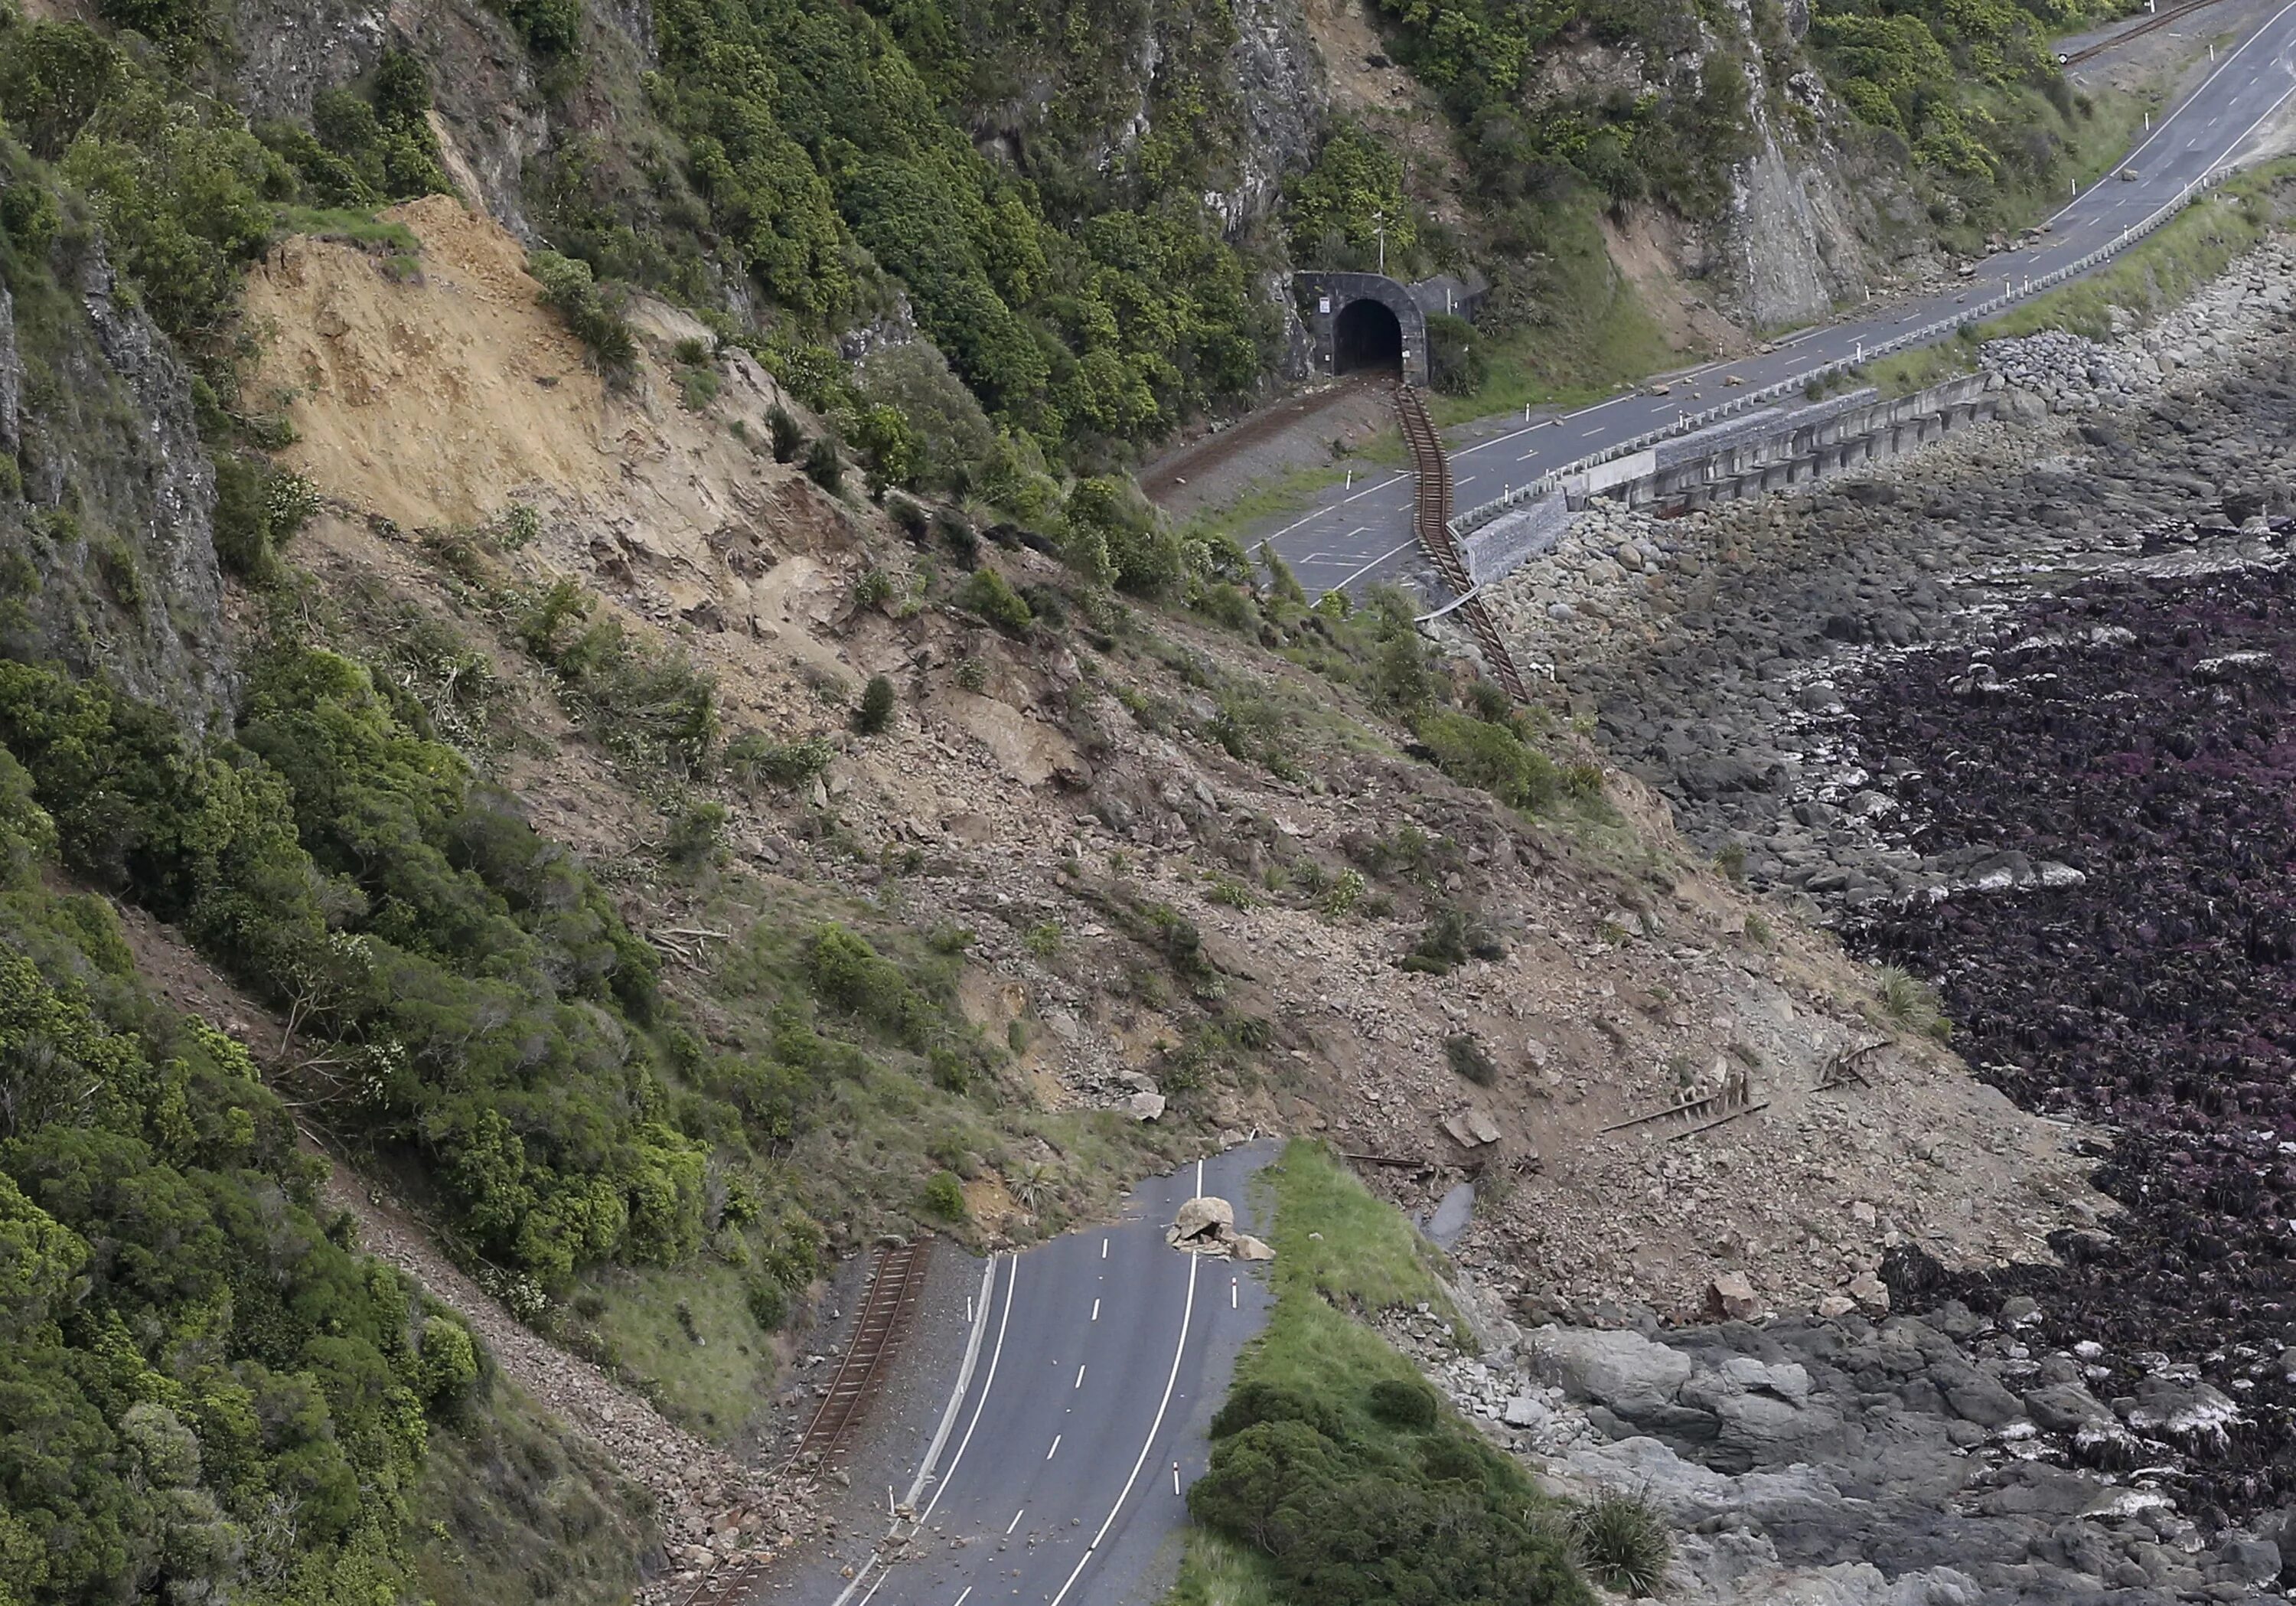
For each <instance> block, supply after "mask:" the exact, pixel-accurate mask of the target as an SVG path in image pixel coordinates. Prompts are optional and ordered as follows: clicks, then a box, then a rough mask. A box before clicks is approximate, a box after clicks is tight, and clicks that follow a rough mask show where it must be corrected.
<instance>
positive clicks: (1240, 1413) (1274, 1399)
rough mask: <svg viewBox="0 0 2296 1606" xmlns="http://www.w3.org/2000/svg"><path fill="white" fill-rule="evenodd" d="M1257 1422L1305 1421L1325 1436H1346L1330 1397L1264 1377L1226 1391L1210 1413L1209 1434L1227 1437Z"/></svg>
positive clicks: (1246, 1381)
mask: <svg viewBox="0 0 2296 1606" xmlns="http://www.w3.org/2000/svg"><path fill="white" fill-rule="evenodd" d="M1260 1422H1305V1423H1306V1424H1307V1425H1308V1427H1310V1428H1313V1429H1315V1430H1316V1432H1318V1433H1320V1434H1322V1435H1324V1437H1326V1438H1333V1439H1339V1438H1345V1437H1347V1423H1346V1421H1345V1419H1344V1418H1342V1417H1341V1414H1340V1412H1339V1409H1338V1408H1337V1407H1336V1406H1334V1405H1333V1404H1332V1403H1331V1402H1330V1401H1328V1400H1325V1399H1324V1398H1322V1397H1320V1396H1316V1395H1313V1394H1310V1393H1308V1392H1307V1391H1306V1390H1304V1389H1299V1388H1285V1387H1284V1386H1283V1384H1281V1383H1272V1382H1269V1381H1268V1380H1266V1379H1264V1378H1252V1379H1248V1380H1244V1381H1242V1382H1240V1383H1238V1384H1237V1385H1236V1386H1235V1387H1234V1388H1232V1389H1230V1390H1229V1391H1228V1396H1227V1399H1226V1403H1225V1404H1222V1405H1221V1406H1220V1408H1219V1410H1218V1412H1217V1413H1215V1414H1214V1416H1213V1417H1212V1424H1211V1437H1213V1438H1216V1439H1218V1438H1226V1437H1229V1436H1230V1435H1231V1434H1236V1433H1241V1432H1242V1431H1243V1430H1244V1429H1246V1428H1250V1427H1253V1426H1256V1425H1257V1424H1259V1423H1260Z"/></svg>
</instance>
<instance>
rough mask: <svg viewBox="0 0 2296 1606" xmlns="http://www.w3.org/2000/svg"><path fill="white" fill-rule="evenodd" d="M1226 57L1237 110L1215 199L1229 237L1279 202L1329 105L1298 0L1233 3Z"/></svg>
mask: <svg viewBox="0 0 2296 1606" xmlns="http://www.w3.org/2000/svg"><path fill="white" fill-rule="evenodd" d="M1234 18H1235V44H1234V47H1233V48H1231V49H1230V50H1229V52H1228V70H1230V71H1231V72H1232V73H1234V78H1235V84H1236V96H1237V102H1238V104H1239V106H1240V108H1241V111H1242V117H1241V118H1240V119H1239V125H1238V129H1237V132H1238V133H1239V135H1240V136H1242V137H1241V141H1240V143H1239V144H1238V146H1237V149H1236V152H1235V161H1236V168H1237V172H1236V177H1235V179H1234V183H1233V185H1231V186H1230V187H1229V188H1228V189H1226V190H1224V191H1222V192H1220V193H1219V194H1218V198H1217V199H1216V200H1215V199H1214V198H1213V197H1211V196H1207V197H1206V198H1205V199H1206V200H1207V202H1210V204H1211V206H1212V208H1213V210H1216V211H1217V212H1218V214H1219V216H1220V218H1221V220H1222V221H1223V222H1224V223H1226V226H1227V227H1228V229H1229V232H1230V233H1231V234H1234V233H1237V232H1239V231H1241V230H1242V229H1243V228H1244V227H1246V226H1250V225H1251V224H1255V223H1257V222H1259V220H1260V219H1262V218H1266V217H1267V215H1268V214H1269V213H1270V212H1272V211H1274V210H1275V204H1276V202H1278V201H1279V200H1281V199H1282V197H1283V180H1284V178H1285V177H1286V176H1288V175H1290V174H1292V173H1296V172H1298V171H1300V169H1302V168H1304V167H1306V166H1307V165H1308V160H1309V158H1311V157H1313V156H1314V155H1315V153H1316V140H1317V138H1318V137H1319V136H1320V135H1321V132H1322V128H1323V123H1324V115H1325V113H1326V111H1327V110H1328V108H1329V106H1330V103H1331V89H1330V85H1329V81H1328V74H1327V72H1326V70H1325V68H1324V60H1323V57H1322V54H1320V53H1319V52H1318V51H1317V50H1316V41H1315V38H1314V37H1313V36H1312V35H1311V34H1310V32H1309V31H1308V19H1307V15H1306V12H1304V10H1303V9H1302V7H1301V5H1300V0H1235V4H1234Z"/></svg>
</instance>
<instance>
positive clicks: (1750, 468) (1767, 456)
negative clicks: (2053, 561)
mask: <svg viewBox="0 0 2296 1606" xmlns="http://www.w3.org/2000/svg"><path fill="white" fill-rule="evenodd" d="M2001 399H2002V384H2001V380H2000V378H1999V376H1998V375H1993V374H1972V375H1967V376H1965V377H1964V378H1961V379H1953V380H1948V381H1947V382H1946V383H1943V384H1939V385H1932V386H1931V387H1930V388H1929V389H1928V390H1926V391H1915V392H1914V393H1913V394H1912V395H1910V396H1900V397H1898V398H1897V399H1895V400H1883V399H1882V397H1881V395H1880V393H1879V392H1877V391H1873V390H1871V389H1867V390H1863V391H1852V392H1850V393H1849V394H1848V395H1846V396H1837V397H1833V398H1830V399H1826V400H1824V401H1816V402H1808V403H1805V404H1802V405H1800V406H1797V407H1777V408H1765V409H1763V410H1762V411H1760V412H1758V413H1749V414H1747V415H1745V416H1742V417H1737V418H1729V419H1725V420H1724V421H1722V422H1721V423H1719V424H1713V425H1710V427H1708V428H1706V429H1702V430H1699V431H1696V432H1693V433H1691V434H1687V435H1682V436H1678V437H1677V438H1675V439H1674V440H1671V441H1661V442H1659V443H1658V444H1657V445H1656V446H1655V447H1652V448H1651V449H1647V450H1644V451H1639V452H1636V453H1634V454H1632V455H1631V456H1628V457H1620V458H1617V459H1614V460H1613V461H1611V462H1609V463H1605V464H1603V465H1599V466H1598V467H1595V468H1594V469H1590V470H1588V471H1587V473H1585V474H1574V475H1572V476H1571V477H1570V479H1568V480H1566V481H1564V482H1563V490H1564V492H1565V494H1566V495H1568V496H1569V498H1570V502H1571V505H1572V506H1574V507H1584V506H1585V505H1586V504H1587V499H1588V498H1591V497H1597V496H1607V497H1611V498H1614V499H1617V500H1620V501H1623V502H1625V503H1626V504H1627V505H1628V507H1650V508H1654V509H1656V510H1658V511H1660V512H1665V513H1677V512H1681V511H1684V510H1685V509H1687V508H1692V507H1705V506H1707V505H1708V504H1710V503H1713V502H1728V501H1734V500H1735V499H1736V498H1740V497H1748V496H1757V495H1759V494H1760V493H1761V492H1763V491H1767V490H1784V488H1785V487H1787V486H1790V485H1799V484H1802V483H1805V482H1808V481H1810V480H1816V479H1822V478H1824V477H1825V476H1826V475H1828V474H1840V473H1841V472H1842V471H1843V470H1845V469H1850V468H1855V467H1857V465H1860V464H1862V463H1872V462H1878V461H1880V460H1882V459H1883V458H1886V457H1896V456H1897V455H1898V453H1900V452H1907V451H1912V450H1913V449H1915V448H1916V447H1921V446H1926V445H1927V444H1929V443H1930V442H1931V441H1935V440H1936V439H1937V438H1938V437H1939V436H1940V435H1942V434H1944V433H1945V432H1946V431H1948V430H1949V429H1956V428H1960V427H1962V426H1964V425H1966V424H1972V423H1974V422H1976V421H1977V420H1979V419H1981V418H1991V417H1993V416H1995V415H1996V414H1997V413H1998V412H1999V411H2000V408H2001ZM1533 506H1536V504H1534V505H1533ZM1508 516H1509V517H1512V516H1513V515H1508ZM1494 522H1495V523H1496V522H1497V521H1494ZM1478 533H1480V532H1478ZM1518 561H1520V560H1518ZM1497 572H1505V571H1504V570H1499V571H1497Z"/></svg>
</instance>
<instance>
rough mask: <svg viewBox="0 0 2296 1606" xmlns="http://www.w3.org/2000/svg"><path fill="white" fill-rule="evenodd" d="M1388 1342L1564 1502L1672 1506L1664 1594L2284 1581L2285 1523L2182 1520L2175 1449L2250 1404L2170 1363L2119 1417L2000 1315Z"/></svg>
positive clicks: (2067, 1364) (1967, 1605)
mask: <svg viewBox="0 0 2296 1606" xmlns="http://www.w3.org/2000/svg"><path fill="white" fill-rule="evenodd" d="M1457 1291H1458V1292H1459V1293H1461V1294H1463V1295H1464V1296H1465V1297H1467V1298H1468V1299H1469V1301H1470V1302H1471V1303H1472V1298H1473V1294H1472V1289H1464V1288H1463V1289H1460V1290H1457ZM2021 1332H2022V1330H2021V1329H2019V1328H2017V1327H2016V1326H2015V1325H2013V1323H2011V1322H2009V1321H2008V1318H2007V1317H2006V1316H2004V1317H2003V1318H2001V1319H2000V1320H1999V1321H1997V1322H1989V1321H1987V1320H1985V1319H1984V1318H1982V1317H1980V1316H1977V1315H1975V1314H1972V1313H1971V1312H1969V1311H1968V1310H1966V1309H1964V1308H1963V1307H1961V1306H1959V1305H1947V1306H1945V1307H1942V1308H1941V1309H1939V1311H1937V1312H1935V1313H1932V1314H1931V1316H1930V1317H1929V1318H1928V1319H1926V1320H1915V1319H1912V1318H1907V1317H1893V1318H1890V1319H1889V1320H1887V1321H1884V1322H1879V1323H1875V1322H1867V1321H1866V1320H1864V1319H1863V1318H1860V1317H1857V1316H1855V1315H1852V1316H1848V1317H1845V1318H1843V1319H1842V1320H1840V1321H1838V1322H1812V1321H1807V1320H1801V1321H1792V1322H1776V1323H1772V1324H1769V1325H1767V1326H1754V1325H1750V1324H1746V1323H1731V1324H1728V1325H1726V1326H1721V1327H1714V1328H1696V1329H1683V1330H1669V1331H1666V1332H1663V1333H1661V1332H1658V1331H1656V1330H1653V1329H1650V1328H1647V1327H1646V1328H1645V1329H1644V1330H1598V1329H1588V1328H1571V1327H1561V1326H1547V1327H1541V1328H1537V1329H1534V1330H1531V1331H1529V1332H1528V1333H1521V1332H1513V1333H1507V1332H1501V1333H1498V1334H1496V1335H1494V1337H1496V1338H1498V1339H1499V1340H1500V1341H1499V1342H1498V1343H1497V1344H1496V1345H1487V1346H1486V1347H1485V1348H1484V1349H1483V1351H1482V1353H1480V1355H1476V1356H1473V1357H1472V1358H1470V1357H1464V1356H1461V1355H1457V1354H1456V1353H1454V1352H1452V1351H1451V1350H1450V1349H1449V1348H1448V1346H1447V1335H1448V1329H1447V1327H1445V1326H1444V1325H1443V1324H1442V1323H1441V1322H1439V1321H1436V1320H1433V1319H1431V1318H1429V1317H1425V1316H1421V1317H1405V1318H1399V1319H1395V1320H1393V1321H1391V1322H1390V1336H1391V1337H1393V1338H1394V1339H1395V1340H1396V1342H1397V1343H1398V1346H1400V1347H1403V1348H1404V1349H1405V1350H1406V1352H1407V1353H1410V1354H1413V1355H1415V1356H1416V1357H1417V1358H1418V1359H1419V1360H1420V1363H1421V1364H1422V1365H1423V1367H1424V1368H1425V1369H1426V1370H1427V1372H1428V1375H1429V1376H1430V1377H1431V1379H1432V1380H1434V1381H1435V1382H1436V1383H1437V1384H1438V1385H1439V1387H1441V1388H1443V1389H1444V1390H1445V1391H1446V1392H1447V1394H1448V1395H1449V1396H1450V1397H1451V1398H1452V1400H1453V1402H1454V1403H1455V1404H1456V1405H1457V1406H1458V1407H1459V1409H1460V1410H1461V1411H1463V1412H1465V1413H1466V1414H1467V1415H1468V1416H1469V1417H1470V1418H1471V1419H1472V1420H1475V1421H1480V1423H1482V1424H1483V1425H1484V1427H1485V1430H1486V1431H1487V1432H1488V1433H1489V1434H1490V1435H1491V1436H1492V1437H1493V1438H1494V1439H1496V1440H1497V1442H1499V1443H1501V1444H1502V1445H1506V1446H1507V1447H1509V1448H1511V1449H1513V1451H1514V1452H1515V1453H1516V1454H1520V1455H1521V1456H1523V1457H1524V1458H1525V1459H1526V1460H1527V1461H1529V1463H1530V1464H1531V1466H1532V1467H1533V1468H1534V1470H1537V1471H1538V1472H1539V1473H1540V1474H1541V1475H1542V1476H1543V1477H1545V1478H1547V1479H1549V1480H1551V1481H1552V1482H1553V1483H1554V1484H1555V1485H1557V1486H1559V1487H1561V1488H1562V1490H1563V1491H1565V1492H1569V1493H1574V1494H1579V1495H1585V1494H1588V1493H1591V1492H1593V1491H1595V1490H1596V1489H1603V1488H1610V1489H1620V1490H1626V1491H1631V1492H1636V1493H1639V1494H1640V1495H1643V1496H1644V1498H1645V1499H1647V1500H1649V1501H1650V1502H1651V1503H1652V1504H1653V1505H1655V1506H1656V1507H1657V1508H1658V1509H1659V1511H1661V1513H1662V1514H1663V1515H1664V1516H1665V1517H1666V1518H1667V1520H1668V1521H1669V1523H1670V1524H1671V1525H1672V1526H1673V1527H1674V1528H1675V1529H1676V1544H1677V1564H1676V1568H1675V1571H1674V1574H1673V1576H1672V1577H1670V1578H1669V1583H1668V1588H1667V1590H1666V1594H1667V1596H1668V1598H1669V1599H1670V1600H1675V1601H1677V1602H1700V1603H1703V1606H1724V1603H1728V1606H1740V1603H1746V1606H1751V1602H1765V1603H1766V1606H1767V1603H1768V1602H1805V1603H1808V1606H1947V1603H1956V1606H1978V1603H1979V1602H1985V1603H1987V1606H1991V1603H1993V1602H2019V1603H2025V1606H2042V1603H2044V1602H2046V1603H2048V1606H2075V1603H2076V1602H2079V1603H2081V1606H2087V1602H2095V1601H2100V1600H2111V1601H2113V1602H2119V1603H2121V1606H2168V1603H2169V1602H2172V1601H2177V1600H2180V1599H2181V1600H2214V1601H2246V1600H2253V1599H2257V1598H2259V1596H2258V1594H2257V1593H2256V1592H2257V1588H2258V1586H2259V1585H2263V1584H2265V1583H2267V1582H2268V1581H2269V1580H2271V1579H2273V1578H2275V1577H2277V1571H2278V1568H2279V1565H2280V1557H2281V1552H2280V1549H2279V1545H2280V1541H2281V1535H2280V1534H2279V1533H2278V1532H2276V1531H2270V1528H2271V1525H2268V1524H2267V1525H2265V1528H2264V1529H2262V1530H2259V1531H2257V1532H2240V1531H2230V1532H2219V1533H2208V1532H2204V1531H2203V1530H2202V1529H2201V1528H2199V1527H2198V1526H2197V1525H2196V1524H2195V1523H2194V1522H2193V1521H2192V1520H2190V1519H2188V1518H2186V1517H2185V1515H2183V1514H2182V1513H2181V1512H2179V1511H2178V1510H2177V1502H2176V1497H2175V1490H2176V1488H2177V1477H2176V1471H2175V1469H2176V1467H2177V1463H2178V1462H2179V1460H2180V1458H2181V1457H2183V1456H2185V1455H2186V1454H2206V1453H2207V1451H2208V1445H2210V1442H2212V1441H2211V1440H2210V1435H2211V1434H2213V1433H2218V1432H2222V1431H2226V1430H2228V1429H2230V1428H2231V1427H2232V1426H2233V1425H2234V1421H2235V1418H2234V1415H2233V1413H2234V1412H2235V1406H2234V1404H2233V1403H2232V1402H2231V1401H2229V1400H2226V1398H2225V1396H2221V1395H2216V1394H2214V1391H2212V1390H2209V1391H2205V1392H2204V1389H2205V1386H2204V1385H2196V1384H2195V1383H2194V1382H2193V1381H2192V1380H2189V1379H2182V1378H2180V1377H2178V1376H2177V1375H2175V1374H2174V1372H2173V1371H2171V1372H2169V1373H2166V1374H2162V1375H2159V1376H2155V1377H2150V1378H2147V1379H2145V1380H2143V1381H2142V1382H2141V1383H2140V1384H2139V1386H2138V1387H2137V1388H2136V1390H2135V1392H2134V1393H2133V1394H2132V1395H2130V1396H2128V1397H2126V1398H2122V1399H2117V1400H2115V1401H2114V1402H2113V1403H2112V1404H2111V1405H2108V1404H2105V1403H2104V1402H2103V1401H2101V1400H2099V1399H2098V1398H2096V1396H2095V1395H2094V1394H2092V1393H2091V1392H2090V1391H2089V1389H2088V1388H2087V1385H2086V1382H2085V1381H2084V1371H2083V1367H2084V1364H2085V1363H2084V1362H2083V1361H2082V1360H2081V1359H2080V1358H2079V1356H2076V1355H2071V1354H2070V1353H2057V1354H2049V1355H2041V1356H2038V1357H2037V1356H2035V1355H2033V1354H2032V1353H2031V1351H2030V1349H2029V1347H2027V1346H2026V1344H2025V1343H2023V1342H2022V1341H2021ZM2116 1412H2119V1415H2118V1416H2116V1414H2115V1413H2116ZM2122 1418H2125V1419H2127V1425H2125V1426H2124V1424H2123V1421H2121V1420H2120V1419H2122ZM2101 1434H2117V1435H2120V1439H2119V1440H2118V1441H2115V1442H2110V1443H2109V1442H2107V1440H2106V1439H2105V1438H2103V1437H2100V1435H2101ZM2130 1452H2133V1453H2134V1454H2129V1453H2130ZM2122 1468H2135V1469H2136V1470H2134V1471H2123V1470H2119V1469H2122Z"/></svg>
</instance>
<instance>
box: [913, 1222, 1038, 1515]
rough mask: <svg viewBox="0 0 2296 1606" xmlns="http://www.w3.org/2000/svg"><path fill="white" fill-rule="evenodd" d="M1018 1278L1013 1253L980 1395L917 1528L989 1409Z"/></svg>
mask: <svg viewBox="0 0 2296 1606" xmlns="http://www.w3.org/2000/svg"><path fill="white" fill-rule="evenodd" d="M1019 1281H1021V1259H1020V1256H1017V1255H1016V1256H1013V1257H1012V1264H1011V1265H1010V1266H1008V1267H1007V1268H1006V1270H1005V1314H1003V1315H1002V1316H1001V1317H999V1318H998V1319H997V1322H996V1348H995V1349H992V1350H990V1351H989V1352H988V1376H987V1377H985V1378H983V1379H982V1380H980V1398H979V1399H977V1400H975V1401H974V1402H973V1404H972V1421H969V1422H967V1423H965V1424H964V1437H963V1438H961V1439H959V1440H957V1441H956V1454H954V1455H952V1456H950V1457H949V1458H948V1470H947V1472H944V1473H943V1474H942V1475H941V1479H940V1482H939V1483H938V1484H936V1485H934V1486H933V1497H932V1498H931V1500H929V1501H927V1502H926V1503H925V1509H924V1510H923V1511H919V1512H918V1513H917V1522H916V1526H917V1527H919V1528H922V1527H924V1525H925V1522H926V1520H928V1519H930V1518H931V1516H932V1514H933V1507H935V1506H937V1505H939V1503H940V1497H941V1496H942V1495H946V1494H947V1493H948V1484H949V1479H951V1478H955V1476H956V1469H957V1465H958V1463H959V1462H963V1461H964V1451H965V1446H966V1445H970V1444H972V1430H973V1429H975V1428H978V1427H979V1426H980V1413H981V1412H982V1411H984V1410H986V1409H987V1408H988V1391H989V1390H990V1389H992V1388H996V1363H997V1362H999V1361H1001V1360H1003V1359H1004V1358H1005V1329H1006V1328H1007V1327H1009V1326H1011V1325H1012V1322H1013V1284H1014V1283H1016V1282H1019Z"/></svg>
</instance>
